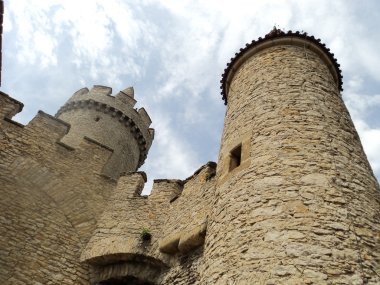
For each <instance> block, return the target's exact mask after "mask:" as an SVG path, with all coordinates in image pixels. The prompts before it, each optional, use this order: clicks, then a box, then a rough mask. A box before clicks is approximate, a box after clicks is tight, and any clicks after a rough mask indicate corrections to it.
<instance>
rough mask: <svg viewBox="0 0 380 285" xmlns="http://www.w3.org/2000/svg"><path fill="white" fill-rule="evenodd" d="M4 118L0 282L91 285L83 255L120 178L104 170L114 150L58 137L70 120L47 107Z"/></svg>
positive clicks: (0, 159) (0, 167)
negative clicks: (23, 120) (22, 117)
mask: <svg viewBox="0 0 380 285" xmlns="http://www.w3.org/2000/svg"><path fill="white" fill-rule="evenodd" d="M0 98H1V99H4V98H5V96H0ZM15 104H17V102H15ZM4 106H7V105H5V104H1V105H0V109H1V110H2V111H3V107H4ZM9 106H10V105H8V107H9ZM17 106H18V104H17ZM17 106H15V108H18V107H17ZM8 107H7V108H8ZM0 113H1V112H0ZM2 114H4V112H3V113H2ZM0 121H1V135H0V193H1V197H2V199H1V205H0V207H1V212H0V224H1V226H0V231H1V233H0V235H1V237H2V238H1V240H0V243H1V244H0V248H1V254H0V264H1V265H0V268H1V269H0V271H1V273H0V283H1V284H89V280H90V272H89V267H88V265H87V264H81V263H80V262H79V257H80V253H81V250H82V249H83V246H84V245H85V244H86V243H87V241H88V239H89V237H90V235H91V234H92V232H93V231H94V229H95V225H96V223H97V218H98V217H99V215H100V213H102V211H103V209H104V204H105V201H106V200H107V197H108V196H109V193H110V192H111V191H112V189H113V187H114V186H115V185H116V183H115V181H113V180H111V179H109V178H107V177H104V176H103V175H101V171H102V167H103V166H104V164H105V163H106V161H107V160H108V158H109V156H110V150H108V149H106V148H104V147H102V146H101V145H99V144H96V143H95V142H93V141H90V140H86V139H84V140H83V141H82V148H81V149H80V150H75V149H72V148H70V147H68V146H66V145H64V144H61V143H60V139H61V138H62V137H63V136H64V135H65V134H66V133H67V131H68V128H69V127H70V126H69V125H68V124H67V123H64V122H62V121H60V120H57V119H56V118H54V117H52V116H50V115H47V114H45V113H43V112H39V113H38V114H37V116H36V117H35V118H34V119H33V120H32V121H31V122H30V123H29V124H28V125H26V126H23V125H20V124H18V123H15V122H13V121H11V120H10V118H9V117H8V118H7V119H6V120H4V118H0Z"/></svg>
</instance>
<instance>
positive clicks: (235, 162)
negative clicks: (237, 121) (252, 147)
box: [230, 144, 241, 171]
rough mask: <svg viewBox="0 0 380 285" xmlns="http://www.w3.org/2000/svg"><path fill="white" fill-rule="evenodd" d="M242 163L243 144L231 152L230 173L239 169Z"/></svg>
mask: <svg viewBox="0 0 380 285" xmlns="http://www.w3.org/2000/svg"><path fill="white" fill-rule="evenodd" d="M240 163H241V144H239V145H238V146H237V147H235V148H234V149H233V150H231V152H230V171H232V170H233V169H235V168H236V167H238V166H239V165H240Z"/></svg>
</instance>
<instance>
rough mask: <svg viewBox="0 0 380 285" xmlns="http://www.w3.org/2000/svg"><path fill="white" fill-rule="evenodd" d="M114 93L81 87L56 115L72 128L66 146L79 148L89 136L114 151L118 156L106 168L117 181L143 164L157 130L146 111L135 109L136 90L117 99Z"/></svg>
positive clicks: (66, 139) (101, 88) (129, 90)
mask: <svg viewBox="0 0 380 285" xmlns="http://www.w3.org/2000/svg"><path fill="white" fill-rule="evenodd" d="M111 94H112V88H110V87H107V86H101V85H95V86H94V87H93V88H92V89H91V90H89V89H88V88H82V89H80V90H78V91H77V92H75V93H74V94H73V96H72V97H71V98H70V99H69V100H68V101H67V102H66V104H65V105H64V106H62V107H61V108H60V109H59V110H58V112H57V114H56V115H55V116H56V117H57V118H60V119H62V120H64V121H66V122H69V123H70V125H71V126H72V128H71V130H70V132H69V134H68V135H67V136H66V137H65V138H64V139H63V142H64V143H66V144H68V145H71V146H72V147H78V146H79V143H80V140H81V137H83V136H87V137H89V138H93V139H94V140H96V141H98V142H100V143H102V144H104V145H107V146H108V147H110V148H112V149H113V150H114V153H115V155H114V157H113V158H111V160H113V161H112V162H111V163H110V164H109V165H112V166H111V167H109V166H107V167H106V168H108V169H105V172H106V173H107V175H109V176H111V177H114V178H118V176H119V175H120V173H122V172H130V171H136V170H137V168H139V167H140V166H141V165H142V164H143V163H144V161H145V159H146V157H147V154H148V151H149V148H150V146H151V144H152V141H153V138H154V129H152V128H149V126H150V125H151V123H152V120H151V119H150V117H149V115H148V113H147V112H146V110H145V109H144V108H140V109H139V110H137V109H135V108H134V106H135V104H136V100H135V99H134V90H133V87H129V88H126V89H125V90H123V91H120V92H119V93H118V94H117V95H116V96H112V95H111ZM127 156H128V157H129V158H128V159H127ZM122 160H123V161H122ZM128 163H129V165H126V164H128Z"/></svg>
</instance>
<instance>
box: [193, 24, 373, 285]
mask: <svg viewBox="0 0 380 285" xmlns="http://www.w3.org/2000/svg"><path fill="white" fill-rule="evenodd" d="M221 83H222V95H223V98H224V100H225V103H226V105H227V111H226V116H225V124H224V130H223V135H222V142H221V148H220V153H219V163H218V167H217V174H216V179H217V181H216V194H215V195H216V200H215V203H214V205H213V210H212V213H211V214H210V217H209V222H208V229H207V235H206V242H205V253H204V254H205V266H204V272H202V282H201V284H311V283H313V282H315V283H313V284H325V282H327V280H328V282H329V284H337V283H339V284H367V283H366V282H369V283H370V284H379V282H380V275H379V273H380V264H379V258H380V244H379V238H380V235H379V230H380V216H379V186H378V184H377V181H376V179H375V178H374V175H373V172H372V170H371V167H370V165H369V163H368V161H367V158H366V155H365V153H364V152H363V148H362V145H361V143H360V140H359V137H358V134H357V132H356V130H355V128H354V126H353V123H352V121H351V118H350V115H349V113H348V111H347V109H346V107H345V105H344V103H343V101H342V97H341V94H340V91H341V90H342V76H341V71H340V69H339V65H338V64H337V62H336V60H335V58H334V56H333V54H331V53H330V51H329V49H328V48H326V47H325V45H324V44H322V43H320V40H317V39H315V38H314V37H312V36H308V35H307V34H306V33H304V34H300V33H299V32H296V33H294V32H288V33H284V32H282V31H281V30H278V29H276V28H274V29H273V31H272V32H271V33H269V34H268V35H266V36H265V38H259V39H258V40H257V41H253V42H252V43H250V44H247V46H246V47H245V48H243V49H241V50H240V52H239V53H237V54H235V57H234V58H232V59H231V62H230V63H229V64H228V66H227V69H226V70H225V72H224V74H223V77H222V80H221ZM233 281H234V282H233ZM229 282H232V283H229ZM326 284H327V283H326Z"/></svg>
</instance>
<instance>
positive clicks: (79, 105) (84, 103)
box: [56, 99, 151, 167]
mask: <svg viewBox="0 0 380 285" xmlns="http://www.w3.org/2000/svg"><path fill="white" fill-rule="evenodd" d="M74 109H95V110H97V111H98V112H102V113H104V114H107V115H109V116H112V117H113V118H115V119H117V120H119V121H120V122H121V123H122V124H123V125H124V126H125V127H126V128H127V129H128V130H129V131H130V132H131V133H132V134H133V136H134V138H135V140H136V142H137V143H138V145H139V150H140V157H139V164H138V167H140V166H141V165H143V163H144V161H145V159H146V157H147V155H148V149H149V147H148V145H147V141H148V140H151V138H146V137H144V134H143V132H142V131H141V130H140V128H139V127H138V126H137V125H136V123H135V122H134V121H133V120H132V119H131V117H130V116H128V114H126V113H124V112H122V111H120V110H119V109H117V108H115V107H113V106H110V105H108V104H105V103H100V102H97V101H95V100H92V99H88V100H80V101H69V102H67V103H66V104H65V105H64V106H62V107H61V108H60V109H59V110H58V112H57V114H56V117H59V116H60V115H61V114H62V113H64V112H68V111H70V110H74Z"/></svg>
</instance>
